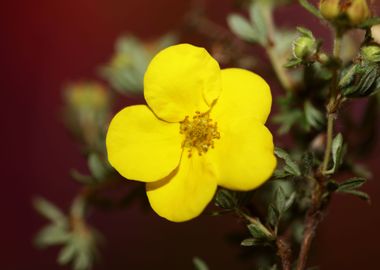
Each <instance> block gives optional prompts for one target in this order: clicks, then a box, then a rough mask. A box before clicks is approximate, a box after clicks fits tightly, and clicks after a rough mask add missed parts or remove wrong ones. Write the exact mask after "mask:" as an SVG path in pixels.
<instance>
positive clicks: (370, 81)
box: [339, 62, 380, 98]
mask: <svg viewBox="0 0 380 270" xmlns="http://www.w3.org/2000/svg"><path fill="white" fill-rule="evenodd" d="M339 87H340V89H341V92H342V94H343V95H344V96H345V97H348V98H361V97H367V96H369V95H372V94H374V93H376V92H377V91H378V90H379V89H380V65H379V64H377V63H372V62H363V63H359V64H353V65H351V66H350V67H349V68H347V69H346V70H345V71H344V72H343V73H342V76H341V79H340V82H339Z"/></svg>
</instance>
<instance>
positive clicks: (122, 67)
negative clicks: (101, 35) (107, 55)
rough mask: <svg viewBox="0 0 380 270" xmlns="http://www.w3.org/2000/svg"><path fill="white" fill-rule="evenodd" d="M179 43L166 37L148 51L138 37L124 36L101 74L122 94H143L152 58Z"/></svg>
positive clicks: (169, 36)
mask: <svg viewBox="0 0 380 270" xmlns="http://www.w3.org/2000/svg"><path fill="white" fill-rule="evenodd" d="M176 42H177V38H176V37H175V36H173V35H166V36H164V37H162V38H161V39H160V40H158V41H157V42H156V43H154V44H152V45H153V46H152V47H153V48H152V49H148V48H147V47H146V46H145V44H144V43H143V42H142V41H141V40H139V39H138V38H136V37H133V36H124V37H121V38H119V39H118V40H117V42H116V48H115V54H114V56H113V58H112V59H111V61H110V62H109V63H108V64H107V65H106V66H104V67H103V68H101V69H100V74H101V75H102V77H104V78H105V79H106V80H107V81H108V82H109V84H110V85H111V86H112V87H113V88H114V89H115V90H116V91H118V92H119V93H121V94H126V95H129V94H141V93H142V91H143V88H144V85H143V84H144V74H145V70H146V68H147V67H148V64H149V62H150V60H151V59H152V57H153V56H154V55H155V54H156V53H157V52H158V51H160V50H161V49H164V48H166V47H168V46H170V45H173V44H175V43H176Z"/></svg>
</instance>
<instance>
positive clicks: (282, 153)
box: [274, 147, 301, 176]
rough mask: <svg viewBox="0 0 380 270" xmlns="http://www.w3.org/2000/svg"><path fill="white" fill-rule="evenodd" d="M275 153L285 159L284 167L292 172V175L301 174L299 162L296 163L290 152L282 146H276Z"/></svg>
mask: <svg viewBox="0 0 380 270" xmlns="http://www.w3.org/2000/svg"><path fill="white" fill-rule="evenodd" d="M274 153H275V155H276V156H277V157H279V158H281V159H283V160H284V161H285V164H286V166H285V167H284V169H285V171H287V172H288V173H290V174H291V175H295V176H300V175H301V170H300V168H299V166H298V164H297V163H295V162H294V161H293V160H292V159H291V157H290V156H289V154H288V153H286V152H285V151H284V150H282V149H281V148H278V147H276V148H275V149H274Z"/></svg>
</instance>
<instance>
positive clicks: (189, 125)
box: [180, 112, 220, 157]
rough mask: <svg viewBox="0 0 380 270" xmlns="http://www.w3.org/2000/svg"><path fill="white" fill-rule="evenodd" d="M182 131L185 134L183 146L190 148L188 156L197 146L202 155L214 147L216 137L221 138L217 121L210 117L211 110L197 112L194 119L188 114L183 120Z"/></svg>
mask: <svg viewBox="0 0 380 270" xmlns="http://www.w3.org/2000/svg"><path fill="white" fill-rule="evenodd" d="M180 133H181V134H183V135H184V136H185V139H184V141H183V143H182V147H186V148H188V149H189V150H188V153H189V154H188V157H191V156H192V150H193V148H195V149H196V150H197V151H198V154H199V155H200V156H201V155H202V154H204V153H206V152H207V151H208V149H209V148H214V139H220V133H219V131H218V127H217V123H216V122H213V121H212V119H210V115H209V112H206V113H200V112H196V113H195V115H194V116H193V118H192V119H190V118H189V116H186V117H185V119H184V120H183V121H182V122H181V126H180Z"/></svg>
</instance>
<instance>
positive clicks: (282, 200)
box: [267, 186, 296, 233]
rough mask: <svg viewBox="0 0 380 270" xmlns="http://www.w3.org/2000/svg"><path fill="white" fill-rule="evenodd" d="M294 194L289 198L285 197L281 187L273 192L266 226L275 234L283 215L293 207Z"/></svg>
mask: <svg viewBox="0 0 380 270" xmlns="http://www.w3.org/2000/svg"><path fill="white" fill-rule="evenodd" d="M295 196H296V194H295V193H292V194H291V195H290V196H288V197H287V196H286V195H285V191H284V190H283V188H282V187H281V186H278V187H277V189H276V190H275V193H274V196H273V199H272V203H271V204H270V205H269V207H268V217H267V222H268V225H269V226H270V227H271V228H272V229H273V230H274V231H275V233H277V230H278V225H279V222H280V220H281V218H282V216H283V215H284V213H285V212H286V211H287V210H288V209H289V208H290V207H291V206H292V205H293V202H294V199H295Z"/></svg>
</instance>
